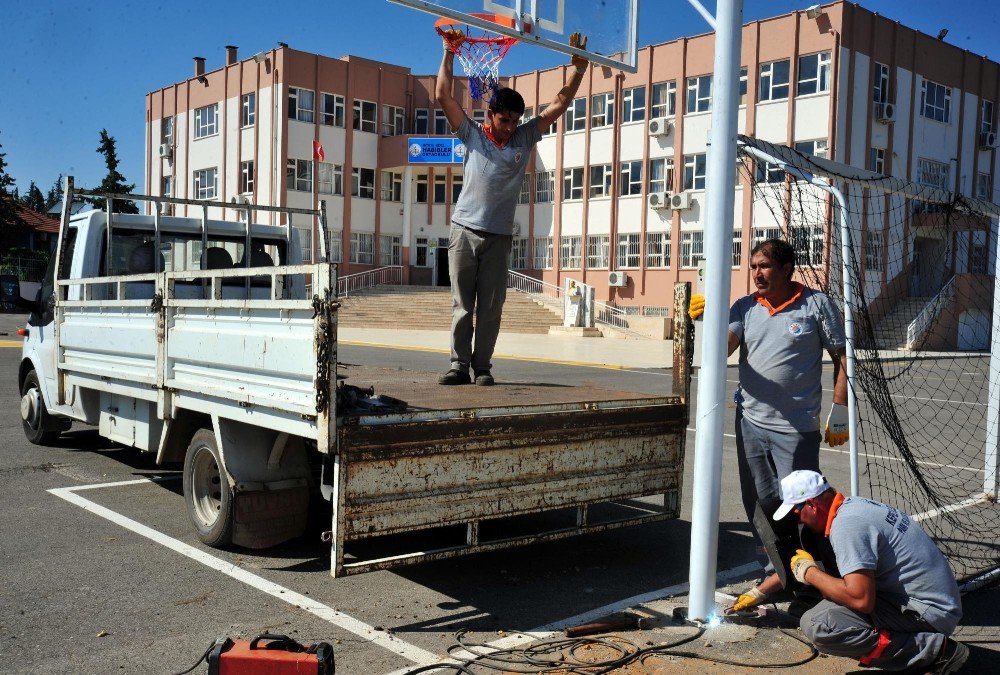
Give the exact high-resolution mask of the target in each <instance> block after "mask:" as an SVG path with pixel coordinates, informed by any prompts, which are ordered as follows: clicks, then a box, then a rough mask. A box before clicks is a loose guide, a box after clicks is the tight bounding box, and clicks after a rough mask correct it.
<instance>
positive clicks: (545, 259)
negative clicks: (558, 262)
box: [531, 236, 552, 270]
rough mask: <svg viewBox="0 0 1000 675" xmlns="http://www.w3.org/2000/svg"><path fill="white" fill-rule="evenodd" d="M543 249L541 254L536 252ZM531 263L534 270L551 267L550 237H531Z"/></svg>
mask: <svg viewBox="0 0 1000 675" xmlns="http://www.w3.org/2000/svg"><path fill="white" fill-rule="evenodd" d="M540 250H544V254H543V255H539V254H538V252H539V251H540ZM531 252H532V256H531V264H532V266H533V269H536V270H550V269H552V237H551V236H548V237H532V239H531Z"/></svg>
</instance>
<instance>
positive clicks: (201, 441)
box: [184, 429, 235, 547]
mask: <svg viewBox="0 0 1000 675" xmlns="http://www.w3.org/2000/svg"><path fill="white" fill-rule="evenodd" d="M184 503H185V505H186V506H187V510H188V515H189V516H190V517H191V522H192V523H194V529H195V531H196V532H197V533H198V538H199V539H200V540H201V541H202V542H204V543H205V544H207V545H209V546H213V547H223V546H229V545H230V544H231V543H232V541H233V520H234V519H235V509H234V508H233V503H234V500H233V489H232V487H231V486H230V485H229V477H228V475H227V474H226V470H225V468H224V467H223V463H222V459H221V455H220V453H219V448H218V446H217V444H216V441H215V433H214V432H213V431H212V430H211V429H199V430H198V431H197V432H195V435H194V436H193V437H192V438H191V444H190V445H188V449H187V453H186V454H185V456H184Z"/></svg>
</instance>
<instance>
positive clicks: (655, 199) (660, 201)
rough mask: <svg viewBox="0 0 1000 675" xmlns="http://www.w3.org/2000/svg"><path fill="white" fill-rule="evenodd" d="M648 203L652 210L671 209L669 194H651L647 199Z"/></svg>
mask: <svg viewBox="0 0 1000 675" xmlns="http://www.w3.org/2000/svg"><path fill="white" fill-rule="evenodd" d="M646 202H647V203H648V204H649V208H651V209H657V210H660V209H666V208H669V207H670V193H669V192H650V193H649V196H648V197H646Z"/></svg>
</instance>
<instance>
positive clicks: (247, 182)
mask: <svg viewBox="0 0 1000 675" xmlns="http://www.w3.org/2000/svg"><path fill="white" fill-rule="evenodd" d="M252 192H253V160H250V161H249V162H240V194H250V193H252Z"/></svg>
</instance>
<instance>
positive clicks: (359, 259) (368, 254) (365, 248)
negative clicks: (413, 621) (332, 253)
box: [351, 232, 375, 265]
mask: <svg viewBox="0 0 1000 675" xmlns="http://www.w3.org/2000/svg"><path fill="white" fill-rule="evenodd" d="M351 262H352V263H360V264H362V265H371V264H372V263H374V262H375V235H374V234H372V233H371V232H351Z"/></svg>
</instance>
